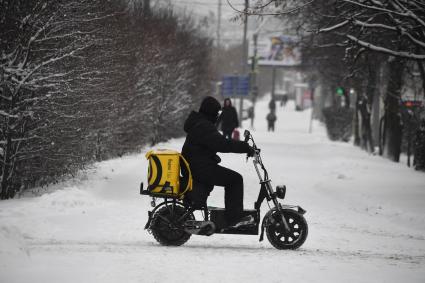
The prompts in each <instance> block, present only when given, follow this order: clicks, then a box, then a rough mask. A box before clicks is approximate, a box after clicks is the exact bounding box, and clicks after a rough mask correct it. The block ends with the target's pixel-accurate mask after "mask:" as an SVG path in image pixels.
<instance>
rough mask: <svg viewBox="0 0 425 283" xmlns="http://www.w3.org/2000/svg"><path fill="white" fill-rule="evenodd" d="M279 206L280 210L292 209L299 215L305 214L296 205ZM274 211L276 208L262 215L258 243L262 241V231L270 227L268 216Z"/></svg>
mask: <svg viewBox="0 0 425 283" xmlns="http://www.w3.org/2000/svg"><path fill="white" fill-rule="evenodd" d="M279 205H280V208H281V209H292V210H295V211H297V212H298V213H299V214H305V213H306V212H307V211H306V210H304V209H303V208H302V207H301V206H298V205H286V204H279ZM276 210H277V208H276V207H274V208H272V209H270V210H269V211H268V212H267V213H266V215H264V217H263V222H262V224H261V232H260V239H259V241H260V242H261V241H263V240H264V230H265V228H266V226H268V225H270V223H269V221H270V219H272V218H271V217H270V216H271V215H272V213H273V212H274V211H276Z"/></svg>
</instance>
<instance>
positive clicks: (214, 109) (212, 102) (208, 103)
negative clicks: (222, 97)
mask: <svg viewBox="0 0 425 283" xmlns="http://www.w3.org/2000/svg"><path fill="white" fill-rule="evenodd" d="M220 110H221V105H220V102H218V101H217V99H215V98H214V97H211V96H207V97H205V98H204V100H202V103H201V107H199V113H202V114H204V115H205V116H206V117H207V119H208V120H209V121H210V122H212V123H214V124H215V122H217V118H218V112H219V111H220Z"/></svg>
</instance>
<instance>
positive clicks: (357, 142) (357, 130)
mask: <svg viewBox="0 0 425 283" xmlns="http://www.w3.org/2000/svg"><path fill="white" fill-rule="evenodd" d="M359 97H360V95H359V93H357V91H356V109H355V114H354V145H355V146H360V121H359V119H360V117H359V111H360V110H359Z"/></svg>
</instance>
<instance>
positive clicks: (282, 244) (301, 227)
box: [266, 209, 308, 250]
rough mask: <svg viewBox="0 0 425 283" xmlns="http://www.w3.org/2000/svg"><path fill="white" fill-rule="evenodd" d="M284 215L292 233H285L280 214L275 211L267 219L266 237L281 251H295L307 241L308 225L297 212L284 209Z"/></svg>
mask: <svg viewBox="0 0 425 283" xmlns="http://www.w3.org/2000/svg"><path fill="white" fill-rule="evenodd" d="M283 215H284V217H285V219H286V222H287V223H288V224H289V229H290V231H288V232H285V231H284V227H283V223H282V220H281V219H279V218H280V213H279V212H278V211H277V210H274V211H273V212H272V213H271V214H270V215H269V217H268V218H267V219H266V221H267V222H266V229H267V230H266V235H267V239H268V240H269V242H270V243H271V244H272V245H273V246H274V247H275V248H276V249H279V250H295V249H298V248H299V247H300V246H301V245H302V244H304V242H305V240H306V239H307V234H308V225H307V222H306V221H305V218H304V216H302V215H301V214H300V213H298V212H297V211H295V210H291V209H284V210H283Z"/></svg>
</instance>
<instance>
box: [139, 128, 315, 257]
mask: <svg viewBox="0 0 425 283" xmlns="http://www.w3.org/2000/svg"><path fill="white" fill-rule="evenodd" d="M244 137H245V142H249V143H250V144H251V145H252V147H253V148H254V150H255V154H254V156H253V164H254V168H255V171H256V173H257V175H258V178H259V180H260V191H259V195H258V198H257V201H256V202H255V204H254V209H247V210H244V211H243V216H246V215H252V216H253V217H254V220H255V222H254V223H253V224H250V225H242V226H240V227H236V228H234V227H227V226H226V221H225V217H224V212H225V210H224V208H217V207H209V206H207V204H206V202H205V204H204V205H201V206H199V205H194V204H193V203H192V202H190V201H185V199H183V201H182V200H180V199H178V198H172V197H164V198H163V201H162V202H161V203H159V204H156V200H157V197H152V202H151V206H152V207H153V210H152V211H149V212H148V216H149V218H148V221H147V223H146V225H145V229H147V230H148V231H149V232H151V233H152V235H153V236H154V238H155V239H156V241H158V242H159V243H160V244H162V245H166V246H180V245H183V244H184V243H186V242H187V241H188V240H189V238H190V237H191V236H192V235H204V236H211V235H213V234H240V235H258V234H260V238H259V240H260V241H262V240H263V238H264V232H265V233H266V236H267V239H268V240H269V242H270V243H271V244H272V245H273V246H274V247H275V248H277V249H292V250H294V249H297V248H299V247H300V246H301V245H302V244H303V243H304V242H305V240H306V239H307V234H308V225H307V222H306V220H305V218H304V216H303V215H304V214H305V212H306V211H305V210H304V209H302V208H301V207H300V206H295V205H287V204H281V203H280V202H279V201H278V199H282V200H283V199H284V198H285V194H286V186H277V187H276V189H273V187H272V185H271V180H270V179H269V176H268V173H267V170H266V168H265V167H264V164H263V161H262V159H261V154H260V153H261V151H260V149H259V148H258V147H257V145H256V144H255V142H254V139H253V137H252V135H251V133H250V132H249V131H248V130H245V132H244ZM247 159H248V157H247ZM261 171H262V172H261ZM201 185H202V184H197V183H194V190H196V187H197V186H201ZM140 193H141V194H142V195H149V192H147V191H146V190H143V183H142V184H141V186H140ZM264 200H266V201H267V203H268V205H269V208H270V210H269V211H268V212H267V213H266V214H265V215H264V217H263V220H262V222H261V227H260V220H261V219H260V207H261V204H262V203H263V201H264ZM197 210H200V211H201V212H202V216H203V220H196V219H195V216H194V212H195V211H197Z"/></svg>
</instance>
